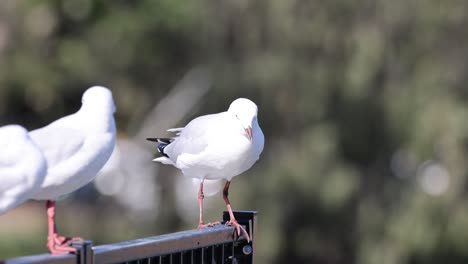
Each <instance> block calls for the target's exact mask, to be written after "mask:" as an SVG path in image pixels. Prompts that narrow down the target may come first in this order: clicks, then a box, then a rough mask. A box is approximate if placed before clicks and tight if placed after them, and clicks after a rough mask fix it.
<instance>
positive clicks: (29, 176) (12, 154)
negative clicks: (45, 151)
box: [0, 125, 47, 215]
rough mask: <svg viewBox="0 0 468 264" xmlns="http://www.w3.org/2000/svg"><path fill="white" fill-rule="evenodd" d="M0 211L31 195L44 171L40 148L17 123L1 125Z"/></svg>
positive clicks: (19, 202) (45, 164) (40, 181)
mask: <svg viewBox="0 0 468 264" xmlns="http://www.w3.org/2000/svg"><path fill="white" fill-rule="evenodd" d="M0 149H1V150H2V151H1V152H0V215H1V214H3V213H5V212H6V211H8V210H10V209H13V208H15V207H16V206H18V205H19V204H21V203H23V202H24V201H26V200H27V199H29V198H30V197H31V195H32V194H34V192H36V191H37V189H38V188H39V187H40V186H41V184H42V181H43V180H44V176H45V175H46V173H47V163H46V160H45V159H44V156H43V155H42V152H41V151H40V150H39V148H38V147H37V146H36V144H34V142H33V141H32V140H31V138H30V137H29V136H28V131H26V129H24V128H23V127H21V126H18V125H8V126H4V127H1V128H0Z"/></svg>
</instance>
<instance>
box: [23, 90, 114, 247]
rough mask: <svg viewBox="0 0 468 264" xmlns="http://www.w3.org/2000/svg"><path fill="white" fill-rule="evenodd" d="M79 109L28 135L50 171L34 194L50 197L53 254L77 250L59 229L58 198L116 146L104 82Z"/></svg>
mask: <svg viewBox="0 0 468 264" xmlns="http://www.w3.org/2000/svg"><path fill="white" fill-rule="evenodd" d="M81 103H82V105H81V108H80V110H78V112H76V113H74V114H72V115H69V116H65V117H62V118H60V119H58V120H56V121H54V122H52V123H51V124H49V125H48V126H46V127H43V128H40V129H37V130H34V131H31V132H30V133H29V135H30V136H31V138H32V139H33V140H34V142H36V144H37V145H38V146H39V148H40V149H41V150H42V152H43V153H44V156H45V158H46V160H47V165H48V170H47V175H46V177H45V179H44V182H43V183H42V185H41V187H40V189H39V191H38V192H37V193H36V194H34V195H33V196H32V198H33V199H36V200H47V203H46V208H47V217H48V239H47V247H48V249H49V251H50V252H51V253H52V254H66V253H74V252H76V249H75V248H73V247H71V246H70V245H71V242H72V241H76V240H82V239H81V238H68V237H64V236H60V235H58V233H57V230H56V225H55V200H56V199H57V198H59V197H60V196H63V195H66V194H69V193H71V192H74V191H76V190H77V189H79V188H80V187H82V186H84V185H86V184H87V183H89V182H91V181H92V180H93V179H94V178H95V177H96V174H97V173H98V172H99V170H100V169H101V168H102V167H103V166H104V164H105V163H106V162H107V160H108V159H109V157H110V156H111V154H112V151H113V149H114V146H115V133H116V128H115V121H114V112H115V105H114V100H113V98H112V93H111V91H110V90H109V89H107V88H105V87H102V86H94V87H91V88H89V89H88V90H86V91H85V93H84V94H83V97H82V100H81Z"/></svg>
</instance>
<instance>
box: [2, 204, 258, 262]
mask: <svg viewBox="0 0 468 264" xmlns="http://www.w3.org/2000/svg"><path fill="white" fill-rule="evenodd" d="M234 215H235V217H236V219H237V220H238V222H239V224H241V225H243V226H244V227H245V228H246V230H247V232H248V233H249V235H250V237H251V239H252V241H250V243H247V240H246V239H244V238H243V237H242V238H237V234H236V232H235V230H234V228H233V227H230V226H226V225H217V226H215V227H213V228H206V229H202V230H198V229H194V230H187V231H182V232H177V233H171V234H166V235H160V236H154V237H147V238H141V239H135V240H129V241H124V242H120V243H115V244H108V245H100V246H94V247H93V246H92V243H91V241H85V242H83V243H76V244H74V245H73V247H75V248H77V249H78V253H77V254H68V255H63V256H52V255H50V254H42V255H35V256H27V257H19V258H14V259H10V260H7V261H5V262H4V263H5V264H46V263H47V264H101V263H103V264H105V263H119V264H120V263H122V264H123V263H125V264H127V263H128V264H155V263H157V264H199V263H202V264H209V263H217V264H220V263H225V264H228V263H230V264H234V263H236V264H237V263H254V252H255V250H254V249H255V231H256V223H257V212H255V211H235V212H234ZM227 220H229V214H228V213H227V212H226V211H225V212H224V213H223V223H225V222H226V221H227ZM0 263H2V261H0Z"/></svg>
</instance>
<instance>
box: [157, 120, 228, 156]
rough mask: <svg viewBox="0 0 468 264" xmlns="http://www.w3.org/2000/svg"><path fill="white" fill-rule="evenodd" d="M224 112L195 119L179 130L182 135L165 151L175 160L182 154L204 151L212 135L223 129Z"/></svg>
mask: <svg viewBox="0 0 468 264" xmlns="http://www.w3.org/2000/svg"><path fill="white" fill-rule="evenodd" d="M224 114H225V112H223V113H219V114H212V115H205V116H200V117H197V118H195V119H193V120H192V121H190V122H189V123H188V124H187V126H185V127H184V128H183V129H182V130H179V133H180V135H179V136H178V137H176V138H175V140H174V141H173V142H172V143H171V144H169V145H168V146H167V147H166V148H165V149H164V152H165V153H166V154H167V155H168V156H169V157H170V158H171V160H173V161H175V160H177V157H178V156H180V155H182V154H198V153H201V152H203V151H204V150H205V149H206V147H207V146H208V144H209V142H210V139H211V138H212V135H213V134H215V133H216V132H217V131H218V132H219V131H220V130H222V129H223V125H222V124H223V122H224V119H223V118H224Z"/></svg>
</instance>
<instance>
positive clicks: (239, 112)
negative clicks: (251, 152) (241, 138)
mask: <svg viewBox="0 0 468 264" xmlns="http://www.w3.org/2000/svg"><path fill="white" fill-rule="evenodd" d="M228 112H229V113H232V114H234V116H235V117H236V118H237V119H239V122H240V123H241V125H242V127H243V128H244V129H245V133H246V136H247V138H248V139H249V140H250V141H252V137H253V134H252V127H253V124H254V123H255V122H257V113H258V107H257V105H256V104H255V103H254V102H252V101H250V100H249V99H246V98H239V99H236V100H234V101H233V102H232V103H231V105H230V106H229V109H228Z"/></svg>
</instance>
